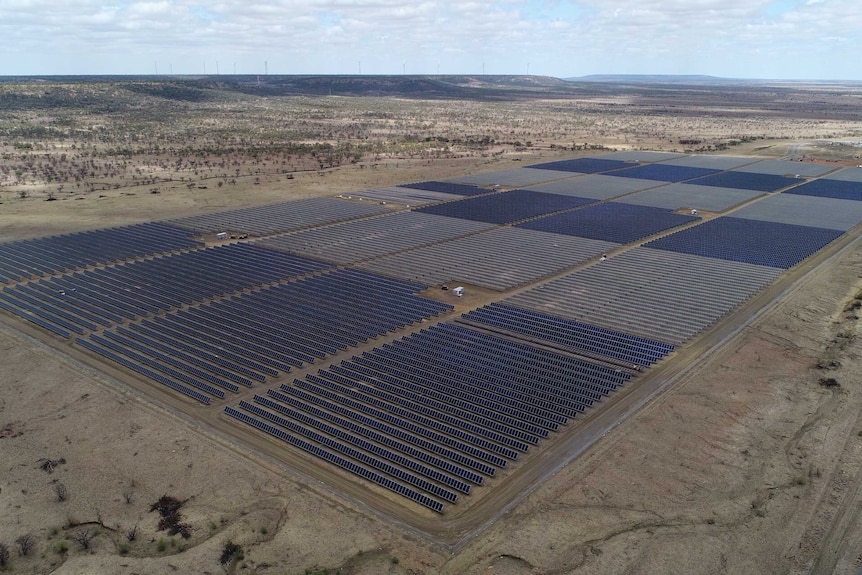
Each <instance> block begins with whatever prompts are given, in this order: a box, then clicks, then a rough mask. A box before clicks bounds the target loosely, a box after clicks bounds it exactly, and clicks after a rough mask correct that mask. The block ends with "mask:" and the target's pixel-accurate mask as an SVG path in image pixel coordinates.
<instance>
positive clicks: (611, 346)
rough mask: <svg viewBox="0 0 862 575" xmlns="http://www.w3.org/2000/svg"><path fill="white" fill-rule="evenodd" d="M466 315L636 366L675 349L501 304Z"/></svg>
mask: <svg viewBox="0 0 862 575" xmlns="http://www.w3.org/2000/svg"><path fill="white" fill-rule="evenodd" d="M464 318H465V319H467V320H470V321H474V322H479V323H483V324H486V325H489V326H492V327H496V328H500V329H504V330H506V331H508V332H510V333H514V334H520V335H524V336H529V337H530V338H537V339H540V340H545V341H549V342H553V343H556V344H561V345H564V346H566V347H567V348H572V349H574V350H578V351H584V352H587V354H598V355H602V356H606V357H613V358H616V359H620V360H623V361H627V362H630V363H632V364H635V365H651V364H653V363H655V362H656V361H658V360H660V359H661V358H663V357H664V356H665V355H667V354H668V353H670V352H671V351H673V348H674V346H673V345H671V344H668V343H663V342H659V341H653V340H649V339H645V338H642V337H637V336H633V335H628V334H625V333H622V332H619V331H613V330H609V329H606V328H602V327H596V326H592V325H588V324H585V323H580V322H576V321H572V320H567V319H562V318H558V317H553V316H550V315H547V314H543V313H539V312H535V311H529V310H525V309H519V308H515V307H511V306H507V305H503V304H499V303H493V304H490V305H488V306H485V307H482V308H479V309H477V310H474V311H471V312H470V313H468V314H465V315H464Z"/></svg>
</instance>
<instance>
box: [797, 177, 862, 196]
mask: <svg viewBox="0 0 862 575" xmlns="http://www.w3.org/2000/svg"><path fill="white" fill-rule="evenodd" d="M784 193H785V194H798V195H801V196H817V197H820V198H834V199H836V200H856V201H862V182H845V181H841V180H830V179H820V180H814V181H813V182H808V183H807V184H802V185H801V186H797V187H795V188H793V189H792V190H787V191H786V192H784Z"/></svg>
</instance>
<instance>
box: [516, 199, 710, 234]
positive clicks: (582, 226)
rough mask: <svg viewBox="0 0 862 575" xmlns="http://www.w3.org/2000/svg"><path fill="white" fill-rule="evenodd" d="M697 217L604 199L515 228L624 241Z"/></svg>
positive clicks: (684, 222) (692, 220) (685, 222)
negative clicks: (598, 202) (582, 207)
mask: <svg viewBox="0 0 862 575" xmlns="http://www.w3.org/2000/svg"><path fill="white" fill-rule="evenodd" d="M697 220H698V218H697V217H695V216H688V215H684V214H675V213H673V212H671V211H668V210H665V209H662V208H652V207H649V206H635V205H631V204H623V203H618V202H607V203H604V204H598V205H595V206H589V207H586V208H584V209H581V210H576V211H573V212H565V213H562V214H557V215H554V216H549V217H547V218H540V219H536V220H532V221H529V222H525V223H523V224H518V225H517V227H519V228H526V229H530V230H541V231H545V232H553V233H556V234H565V235H571V236H579V237H583V238H591V239H596V240H603V241H608V242H614V243H619V244H627V243H630V242H633V241H636V240H639V239H641V238H645V237H647V236H651V235H653V234H655V233H658V232H661V231H664V230H667V229H670V228H674V227H677V226H681V225H684V224H688V223H690V222H694V221H697Z"/></svg>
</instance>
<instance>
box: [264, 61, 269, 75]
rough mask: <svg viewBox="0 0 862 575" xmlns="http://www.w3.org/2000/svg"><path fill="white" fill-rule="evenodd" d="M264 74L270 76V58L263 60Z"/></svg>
mask: <svg viewBox="0 0 862 575" xmlns="http://www.w3.org/2000/svg"><path fill="white" fill-rule="evenodd" d="M263 75H264V76H269V60H264V61H263Z"/></svg>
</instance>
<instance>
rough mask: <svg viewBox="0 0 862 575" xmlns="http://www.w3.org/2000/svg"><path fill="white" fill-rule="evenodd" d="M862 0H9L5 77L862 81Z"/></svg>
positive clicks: (1, 9)
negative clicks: (504, 76) (265, 75)
mask: <svg viewBox="0 0 862 575" xmlns="http://www.w3.org/2000/svg"><path fill="white" fill-rule="evenodd" d="M860 55H862V0H498V1H495V2H491V1H484V0H472V1H469V0H467V1H462V2H451V1H442V0H427V1H424V0H416V1H414V2H407V1H400V0H268V1H262V0H210V1H202V0H145V1H143V0H141V1H139V0H0V75H47V74H152V73H155V72H158V73H160V74H168V73H174V74H202V73H207V74H215V73H217V72H218V73H221V74H231V73H233V72H234V71H235V72H236V73H239V74H263V73H265V72H268V73H269V74H357V73H361V74H402V73H407V74H436V73H441V74H460V73H470V74H480V73H482V72H483V71H484V72H485V73H487V74H524V73H528V72H529V73H530V74H541V75H549V76H557V77H570V76H582V75H587V74H711V75H715V76H725V77H735V78H786V79H847V80H862V64H860V61H862V58H860Z"/></svg>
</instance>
